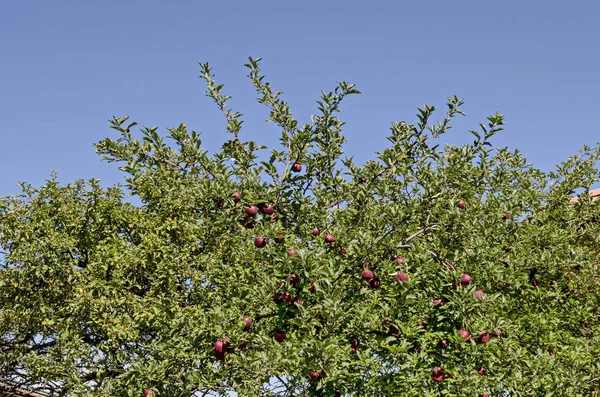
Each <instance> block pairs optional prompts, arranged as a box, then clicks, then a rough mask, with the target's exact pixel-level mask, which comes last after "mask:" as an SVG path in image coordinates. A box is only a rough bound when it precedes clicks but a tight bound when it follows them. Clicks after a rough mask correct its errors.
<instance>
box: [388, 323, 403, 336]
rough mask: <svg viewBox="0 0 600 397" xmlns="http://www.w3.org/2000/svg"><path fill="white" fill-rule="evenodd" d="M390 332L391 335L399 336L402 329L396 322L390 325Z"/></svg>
mask: <svg viewBox="0 0 600 397" xmlns="http://www.w3.org/2000/svg"><path fill="white" fill-rule="evenodd" d="M388 333H389V334H390V335H396V336H399V335H400V330H399V329H398V328H397V327H396V326H395V325H394V324H390V325H389V326H388Z"/></svg>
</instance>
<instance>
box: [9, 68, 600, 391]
mask: <svg viewBox="0 0 600 397" xmlns="http://www.w3.org/2000/svg"><path fill="white" fill-rule="evenodd" d="M259 61H260V59H252V58H249V62H248V64H247V65H246V66H247V67H248V70H249V74H248V77H249V79H250V81H251V83H252V85H253V86H254V88H255V89H256V92H257V94H258V101H259V102H260V103H262V104H264V105H265V106H266V108H267V111H268V122H269V123H274V124H275V125H277V126H278V127H279V130H280V133H281V135H280V137H279V142H278V143H279V145H277V147H272V148H267V147H265V146H262V145H261V144H260V143H257V142H254V141H244V140H243V133H242V126H243V121H242V117H243V115H242V114H241V113H238V112H235V111H233V110H231V109H229V107H228V106H227V101H228V99H229V96H227V95H225V94H224V87H223V85H221V84H219V83H217V82H216V81H215V79H214V75H213V73H212V70H211V68H210V66H209V65H208V64H201V65H200V67H201V75H200V77H201V78H202V79H204V81H205V82H206V87H207V95H208V96H209V97H210V98H212V99H213V100H214V102H215V104H216V105H217V107H218V109H219V110H220V111H221V112H222V113H223V115H224V118H225V121H224V122H225V123H226V131H227V135H226V139H225V142H224V144H223V145H222V147H221V149H220V150H219V151H218V152H215V153H209V152H208V151H207V150H205V149H204V148H203V145H202V142H201V138H200V134H198V133H197V132H195V131H190V130H189V129H188V128H187V127H186V125H185V124H181V125H179V126H178V127H176V128H169V129H168V130H167V133H166V134H160V133H159V132H158V129H157V128H149V127H142V128H138V127H136V123H134V122H129V120H128V118H127V117H120V118H117V117H115V118H113V119H111V120H110V126H111V128H113V129H114V130H115V131H116V133H117V135H116V136H113V137H111V138H106V139H104V140H102V141H101V142H99V143H97V144H96V148H97V152H98V153H99V154H100V155H102V156H103V158H104V159H106V160H107V161H109V162H115V163H118V164H119V167H120V169H121V170H122V171H123V172H124V173H125V184H124V185H122V186H121V185H117V186H113V187H108V188H107V187H103V186H102V185H101V183H100V181H99V180H97V179H90V180H87V181H77V182H75V183H71V184H60V183H59V181H58V180H57V178H56V177H55V176H53V177H52V178H51V179H50V180H48V181H47V183H45V184H44V185H43V186H41V187H34V186H31V185H29V184H23V185H22V187H23V189H22V193H21V194H19V195H16V196H6V197H3V198H2V199H1V200H0V251H2V257H1V259H0V261H1V262H0V378H2V379H4V380H5V381H10V382H13V383H16V384H20V385H23V386H27V387H29V388H30V389H31V390H39V391H44V392H46V393H48V394H49V395H52V396H65V395H69V396H139V395H141V394H142V393H143V392H144V391H145V393H146V394H147V395H151V394H154V395H157V396H178V397H179V396H191V395H193V394H194V393H196V395H198V396H209V395H230V393H232V392H233V393H237V394H238V395H240V396H305V395H308V396H413V395H419V396H440V395H443V396H478V395H481V396H486V395H489V396H498V395H502V396H541V395H544V396H550V395H553V396H590V395H597V394H598V392H599V390H600V386H599V384H600V382H599V381H600V321H599V314H600V309H599V308H600V283H599V281H600V268H599V267H598V265H597V263H598V261H599V255H600V244H599V239H600V226H599V223H598V222H599V221H598V209H599V206H600V201H593V200H592V199H591V198H590V197H589V196H587V195H585V194H584V195H582V196H581V197H580V200H579V202H578V203H577V204H575V205H570V204H569V200H570V198H571V197H572V195H573V194H574V191H575V189H580V188H583V189H584V190H587V189H588V188H590V187H591V186H593V184H594V183H596V182H597V181H598V179H599V173H598V170H597V169H596V163H597V161H598V158H599V156H600V150H599V147H598V146H594V147H588V146H586V147H584V148H583V150H582V151H581V152H580V153H579V154H578V155H576V156H573V157H571V158H569V160H568V161H566V162H563V163H561V164H559V165H558V166H557V167H556V169H555V170H553V171H550V172H547V171H542V170H540V169H538V168H535V167H534V166H533V165H532V164H529V163H528V162H527V160H526V159H525V157H524V156H523V155H522V154H521V153H520V152H519V151H516V150H515V151H512V150H509V149H508V148H495V147H494V146H493V145H492V140H493V137H494V135H495V134H496V133H498V132H500V131H501V130H502V128H503V125H504V118H503V116H502V115H500V114H498V113H496V114H493V115H492V116H490V117H489V118H488V119H487V120H486V121H485V122H484V123H481V124H480V125H479V126H478V127H477V129H474V130H472V131H469V133H470V134H471V135H472V137H473V140H472V143H469V144H465V145H460V146H457V145H444V146H442V145H439V141H440V139H439V138H440V137H441V136H442V135H444V134H447V133H448V132H449V131H450V129H451V125H452V121H453V119H454V118H455V117H457V116H462V115H464V113H463V111H462V110H461V109H462V105H463V101H462V100H461V99H459V98H458V97H456V96H453V97H450V98H448V103H447V109H445V114H443V115H441V116H440V117H439V118H437V119H436V114H437V113H434V110H435V109H434V108H433V107H432V106H427V105H425V106H423V107H422V108H419V109H418V112H417V115H416V119H415V120H414V121H413V122H404V121H401V122H393V123H392V124H391V129H390V135H389V138H388V139H389V145H388V147H387V148H386V149H384V150H382V151H381V152H378V153H376V154H375V155H374V156H373V159H372V160H369V161H367V162H366V163H364V164H363V165H357V164H355V162H354V161H353V159H352V158H344V157H343V155H344V154H343V145H344V143H345V142H346V140H345V138H344V136H343V135H342V128H343V126H344V123H343V122H342V121H341V119H340V118H339V117H338V113H339V111H340V105H341V103H342V101H343V100H344V99H345V98H346V97H347V96H349V95H353V94H358V93H359V92H358V91H357V90H356V89H355V87H354V85H352V84H349V83H345V82H341V83H339V84H338V85H337V86H336V87H335V89H334V90H333V91H332V92H329V93H323V94H322V96H321V98H320V99H319V100H318V101H317V104H318V114H317V115H315V116H313V117H312V118H311V122H310V123H308V124H305V125H300V124H299V123H298V121H297V120H296V119H295V118H294V117H293V116H292V113H291V110H290V107H289V105H288V104H287V103H286V102H285V101H284V100H283V99H282V98H281V93H280V92H277V91H274V90H273V89H272V87H271V85H270V84H269V83H268V82H267V81H266V80H265V78H264V76H263V75H262V74H261V72H260V69H259ZM446 139H447V138H446ZM265 141H269V142H276V141H277V140H276V139H272V138H266V139H265ZM130 195H133V196H135V197H136V198H137V200H139V204H136V203H132V202H131V200H128V196H130ZM594 393H596V394H594Z"/></svg>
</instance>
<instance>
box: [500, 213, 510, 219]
mask: <svg viewBox="0 0 600 397" xmlns="http://www.w3.org/2000/svg"><path fill="white" fill-rule="evenodd" d="M502 219H504V220H505V221H507V220H509V219H510V214H509V213H508V212H507V213H506V214H504V216H503V217H502Z"/></svg>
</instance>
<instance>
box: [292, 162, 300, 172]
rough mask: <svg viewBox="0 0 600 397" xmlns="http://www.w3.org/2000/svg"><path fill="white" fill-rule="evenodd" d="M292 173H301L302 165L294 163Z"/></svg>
mask: <svg viewBox="0 0 600 397" xmlns="http://www.w3.org/2000/svg"><path fill="white" fill-rule="evenodd" d="M292 171H293V172H300V171H302V164H300V163H294V165H292Z"/></svg>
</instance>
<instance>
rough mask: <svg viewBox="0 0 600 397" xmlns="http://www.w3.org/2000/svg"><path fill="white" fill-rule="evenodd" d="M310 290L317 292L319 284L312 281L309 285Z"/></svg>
mask: <svg viewBox="0 0 600 397" xmlns="http://www.w3.org/2000/svg"><path fill="white" fill-rule="evenodd" d="M308 290H309V291H310V292H313V293H314V292H317V285H316V284H315V283H310V285H309V286H308Z"/></svg>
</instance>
